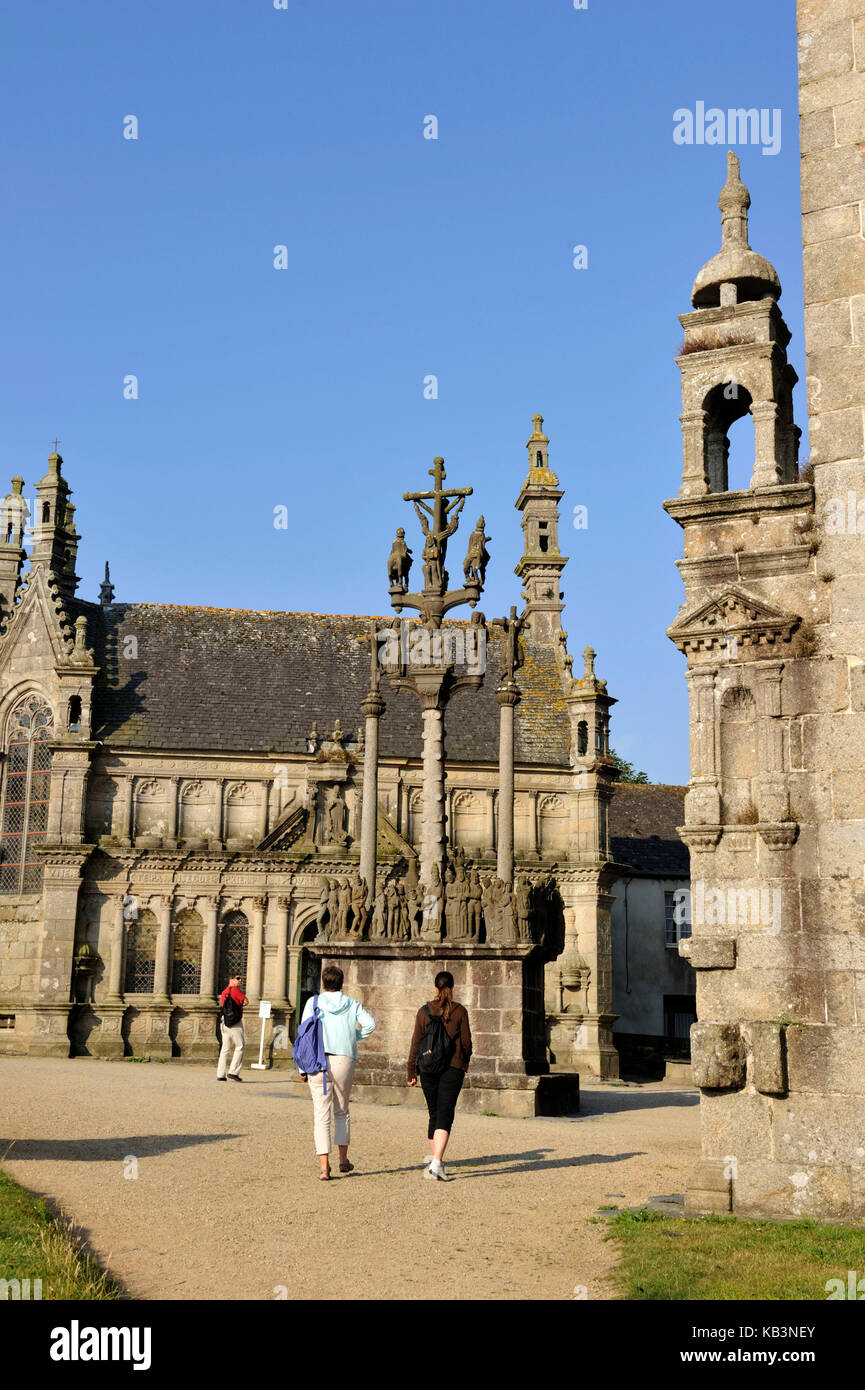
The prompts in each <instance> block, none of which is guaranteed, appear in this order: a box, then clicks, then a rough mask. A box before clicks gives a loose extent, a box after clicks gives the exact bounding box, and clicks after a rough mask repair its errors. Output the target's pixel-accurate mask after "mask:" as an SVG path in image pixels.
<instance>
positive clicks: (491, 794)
mask: <svg viewBox="0 0 865 1390" xmlns="http://www.w3.org/2000/svg"><path fill="white" fill-rule="evenodd" d="M497 838H498V837H497V835H496V793H495V791H494V790H493V788H492V787H491V788H490V790H489V791H488V792H487V844H488V845H489V847H490V849H491V850H492V851H493V853H495V848H496V841H497Z"/></svg>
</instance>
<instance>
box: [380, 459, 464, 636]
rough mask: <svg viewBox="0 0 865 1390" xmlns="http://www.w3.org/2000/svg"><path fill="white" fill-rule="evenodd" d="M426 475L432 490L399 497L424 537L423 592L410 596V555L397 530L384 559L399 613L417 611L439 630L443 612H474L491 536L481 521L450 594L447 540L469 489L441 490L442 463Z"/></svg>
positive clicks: (423, 620) (438, 462)
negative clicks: (465, 608) (464, 607)
mask: <svg viewBox="0 0 865 1390" xmlns="http://www.w3.org/2000/svg"><path fill="white" fill-rule="evenodd" d="M429 472H430V475H431V477H432V478H433V481H434V484H435V486H434V487H433V488H432V490H430V491H427V492H404V493H403V500H404V501H405V502H411V503H412V504H413V505H414V509H415V512H416V513H417V518H418V521H419V522H420V525H421V531H422V532H423V537H424V547H423V556H422V563H423V576H424V587H423V589H422V590H421V591H420V592H419V593H409V592H408V573H409V570H410V569H411V564H412V561H411V558H410V557H411V551H410V550H408V548H407V546H406V544H405V540H404V535H405V533H404V531H403V530H402V528H401V527H400V529H399V530H398V531H397V536H396V540H395V541H394V544H393V548H392V550H391V554H390V558H389V560H388V578H389V579H390V581H391V583H390V601H391V604H392V606H393V608H394V610H395V611H396V612H397V613H401V612H402V610H403V608H416V609H417V610H418V612H419V613H420V616H421V621H422V622H424V623H427V624H429V626H430V627H433V628H439V627H441V621H442V618H443V617H444V615H445V613H447V612H448V610H449V609H451V608H455V607H456V606H457V604H460V603H468V604H469V605H470V606H471V607H472V608H474V607H475V606H476V604H477V601H478V599H479V598H480V594H481V589H482V588H483V578H484V572H485V570H486V562H487V560H488V559H489V555H488V554H487V550H486V542H487V541H488V540H489V537H488V536H487V535H485V534H484V524H483V522H484V519H483V517H480V519H479V521H478V525H477V527H476V528H475V530H474V531H473V532H472V537H471V541H470V543H469V553H468V555H467V556H466V563H465V566H464V572H465V580H464V583H463V587H462V588H461V589H451V590H449V589H448V587H447V586H448V572H447V570H446V569H445V560H446V558H447V546H448V541H449V540H450V538H451V536H452V535H453V534H454V533H455V531H456V529H457V527H458V526H459V518H460V513H461V511H462V509H463V507H464V506H465V502H466V498H467V497H471V495H472V491H473V489H472V488H470V487H457V488H445V487H444V481H445V477H446V474H445V461H444V459H443V458H436V459H433V466H432V468H431V469H430V470H429Z"/></svg>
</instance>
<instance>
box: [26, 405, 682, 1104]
mask: <svg viewBox="0 0 865 1390" xmlns="http://www.w3.org/2000/svg"><path fill="white" fill-rule="evenodd" d="M548 447H549V440H548V438H547V436H546V435H545V434H544V432H543V421H542V419H541V417H540V416H535V417H534V421H533V430H532V434H531V437H530V439H529V441H528V455H529V459H528V468H527V469H526V468H525V465H524V466H523V469H522V470H520V473H517V475H516V478H515V484H517V483H518V481H519V477H520V475H521V474H524V481H523V484H522V487H521V488H520V489H519V495H518V496H517V499H516V507H517V508H518V510H519V511H520V513H521V516H522V527H523V533H524V537H525V544H524V551H523V555H522V556H521V557H520V558H519V560H518V563H517V565H516V570H515V573H516V575H517V576H518V578H519V580H520V581H521V584H522V597H523V611H522V618H521V623H519V621H518V620H516V622H517V626H518V627H519V636H518V639H517V637H516V632H517V627H516V626H514V622H515V610H512V619H511V620H503V621H501V622H500V623H498V624H492V623H491V624H490V625H489V626H488V627H486V626H484V627H483V635H484V637H485V639H486V646H485V662H486V667H487V675H486V679H484V678H483V676H482V675H481V676H474V677H471V678H465V679H466V681H467V685H468V686H469V687H472V688H465V689H463V688H459V685H460V681H459V680H457V681H456V683H455V688H454V691H453V694H452V696H451V697H450V699H449V702H448V709H447V735H446V743H445V744H444V745H443V746H444V747H445V749H446V755H445V757H444V763H443V767H442V769H441V787H442V788H443V807H442V826H443V836H442V838H443V841H444V843H443V846H442V853H441V856H440V865H441V877H442V880H443V883H442V891H444V892H446V894H447V904H448V907H447V916H446V919H445V925H444V926H443V927H441V926H440V925H439V926H436V927H434V929H433V931H432V933H430V932H429V931H428V930H427V918H426V914H424V915H423V916H421V914H420V908H419V903H420V898H419V896H418V894H419V891H420V887H419V865H420V858H419V846H420V845H421V842H422V840H423V835H424V830H423V805H424V787H425V782H424V778H425V776H426V772H425V763H424V758H425V752H424V746H425V738H426V734H427V719H428V715H429V714H430V711H429V709H428V708H427V706H428V705H429V701H427V702H426V703H424V704H423V708H421V707H420V706H419V704H418V702H417V701H416V700H415V699H413V698H412V695H411V693H410V692H409V691H408V690H407V689H406V688H405V687H406V681H405V678H404V677H405V672H404V671H403V674H402V678H401V677H400V666H399V663H400V660H401V659H402V658H401V656H400V654H399V652H400V648H401V646H402V645H403V643H404V641H405V637H406V635H407V633H408V634H410V633H411V631H412V629H411V626H410V625H408V624H406V623H404V622H403V621H402V620H401V619H400V618H399V617H397V618H388V619H375V620H371V619H369V618H362V617H350V616H340V615H330V614H328V615H316V614H308V613H290V612H249V611H242V610H233V609H212V608H210V609H209V608H198V607H183V606H172V605H156V604H147V603H124V602H118V601H117V600H116V598H115V591H114V587H113V585H112V584H111V582H110V579H109V575H108V569H107V566H106V578H105V582H104V583H103V585H102V589H101V594H100V598H99V601H98V602H94V601H87V600H85V599H82V598H80V597H79V596H78V594H77V588H78V579H77V576H76V573H75V566H76V556H77V550H78V543H79V536H78V532H77V529H76V523H75V515H74V513H75V508H74V505H73V503H72V502H71V500H70V497H71V493H70V487H69V484H68V482H67V480H66V478H65V477H64V474H63V471H62V466H63V461H62V459H61V458H60V456H59V455H58V454H57V453H56V452H55V453H53V454H51V456H50V457H49V460H48V471H47V472H46V473H45V474H44V476H43V477H42V478H41V479H40V481H39V482H38V483H37V484H36V485H35V499H34V501H33V503H32V506H29V507H28V504H27V503H26V502H25V498H24V492H23V489H24V484H23V481H22V479H21V478H15V479H13V483H12V491H11V493H9V495H8V496H7V497H6V498H5V499H4V501H3V504H2V532H0V604H2V633H0V736H2V774H3V779H2V797H3V809H2V822H0V825H2V832H0V1051H5V1052H18V1053H20V1052H25V1053H29V1054H35V1055H44V1054H51V1055H71V1056H93V1057H102V1058H122V1057H124V1056H145V1057H152V1058H172V1057H174V1058H178V1059H181V1060H183V1059H187V1060H188V1059H199V1060H201V1059H213V1058H214V1057H215V1055H216V1049H217V1033H216V1024H217V1014H218V1010H217V1005H216V998H215V996H216V994H217V992H218V990H219V989H221V988H222V987H223V986H224V984H225V982H226V980H227V976H228V973H229V971H234V970H238V971H239V972H240V973H241V974H242V975H243V978H244V981H245V985H246V990H247V993H248V995H249V997H250V1000H251V1005H252V1007H251V1008H250V1009H248V1010H247V1024H248V1027H247V1035H248V1047H249V1048H250V1049H256V1048H257V1045H258V1042H259V1034H258V1029H259V1027H260V1026H264V1027H265V1042H266V1045H267V1049H268V1056H270V1057H271V1058H272V1059H273V1060H274V1061H275V1062H276V1063H277V1064H279V1062H280V1061H284V1062H286V1063H287V1062H288V1059H289V1056H290V1050H289V1038H290V1036H291V1034H292V1032H293V1022H294V1021H295V1020H296V1017H297V1012H298V1010H299V1009H300V1008H301V1007H302V1004H303V1001H304V1000H305V998H306V997H307V995H308V994H309V993H310V992H311V991H312V990H313V989H314V988H315V987H316V982H317V979H318V975H319V971H320V968H321V964H322V961H323V960H324V959H325V958H326V959H335V960H339V961H340V963H341V964H342V965H343V967H344V969H345V974H346V989H347V990H350V991H351V992H352V993H355V994H356V995H358V996H359V997H361V998H362V999H363V1001H364V1003H365V1004H366V1005H367V1007H369V1008H370V1009H371V1010H372V1011H373V1012H374V1013H375V1015H376V1017H377V1019H378V1020H379V1028H378V1030H377V1031H376V1033H375V1034H374V1035H373V1037H372V1038H371V1039H370V1042H369V1044H367V1045H366V1046H365V1048H364V1049H363V1051H362V1058H361V1063H360V1068H359V1073H358V1086H359V1091H358V1093H359V1094H364V1093H365V1094H367V1095H368V1096H370V1097H376V1096H384V1097H388V1096H390V1097H392V1096H393V1088H394V1087H401V1086H402V1085H403V1082H404V1062H405V1053H406V1046H407V1038H408V1036H409V1033H410V1025H411V1020H412V1018H413V1015H414V1012H415V1010H416V1008H417V1006H418V1003H419V1002H421V1001H422V1000H423V999H424V998H426V997H427V996H428V994H429V991H430V981H431V978H432V975H433V974H434V972H435V970H436V969H438V968H443V967H445V966H447V967H448V968H450V969H451V970H452V971H453V972H454V974H455V976H456V979H457V989H458V993H459V996H460V997H461V998H464V999H465V1001H466V1002H467V1003H468V1004H469V1005H470V1007H471V1008H472V1012H473V1019H474V1029H475V1035H476V1051H475V1063H474V1065H473V1067H472V1071H471V1073H470V1078H469V1086H468V1088H467V1092H466V1103H467V1104H468V1105H470V1106H473V1107H475V1108H478V1109H480V1108H489V1109H494V1110H497V1111H500V1112H503V1111H509V1112H510V1113H517V1114H520V1113H521V1114H526V1113H529V1114H532V1113H536V1112H538V1111H543V1110H550V1109H563V1108H564V1109H567V1108H569V1107H573V1105H574V1104H575V1103H576V1102H575V1089H574V1087H573V1086H572V1085H571V1084H570V1079H571V1078H572V1077H573V1075H574V1074H575V1073H579V1072H581V1073H583V1074H584V1075H585V1074H589V1075H595V1076H600V1077H607V1078H609V1077H615V1076H617V1075H618V1072H619V1053H618V1051H617V1046H616V1041H617V1039H616V1036H615V1035H614V1025H615V1024H616V1019H617V1017H618V1016H619V1015H621V1025H622V1027H621V1031H620V1037H621V1039H622V1042H623V1045H624V1044H627V1043H631V1044H633V1046H632V1048H631V1053H629V1054H628V1055H629V1056H630V1055H632V1054H634V1055H636V1054H639V1053H641V1052H642V1053H645V1052H646V1050H647V1049H648V1051H649V1052H650V1053H653V1054H654V1057H655V1060H657V1059H658V1058H659V1057H660V1058H662V1057H663V1054H664V1052H665V1051H669V1052H670V1055H671V1056H672V1057H675V1056H677V1055H684V1053H686V1051H687V1035H688V1028H689V1026H690V1024H691V1022H692V1021H693V1019H694V1018H695V1017H696V1014H695V1011H694V1002H693V1001H694V986H693V983H692V980H693V975H692V971H691V967H690V966H689V965H688V964H687V963H685V962H684V961H681V960H680V959H679V957H678V955H677V952H676V946H677V943H678V940H679V937H680V935H682V934H684V931H685V930H686V929H685V928H681V927H680V926H679V925H677V923H678V920H679V919H678V917H677V916H676V915H675V914H674V913H673V910H672V900H673V898H674V895H675V894H676V892H677V890H678V891H679V894H680V896H681V895H682V893H681V890H682V888H683V886H684V887H685V888H686V887H687V879H688V857H687V851H686V850H685V848H684V846H683V845H682V843H681V841H680V840H679V839H678V836H677V834H676V825H677V824H678V823H680V822H681V819H682V795H683V791H682V789H678V788H655V787H651V786H627V787H625V786H622V787H617V785H616V783H615V767H614V763H613V762H612V760H611V757H610V742H609V719H610V709H611V706H612V705H613V704H614V703H615V701H614V699H613V698H612V696H611V695H610V694H609V692H608V691H607V687H606V683H605V681H604V680H602V679H600V678H599V677H598V676H597V675H596V673H595V669H594V659H595V654H594V652H593V651H592V649H591V648H590V647H587V648H586V649H585V651H584V652H583V654H582V658H581V660H580V663H579V667H578V670H577V672H574V670H573V658H572V656H571V654H570V653H569V651H568V645H567V634H566V633H565V631H564V630H563V628H562V622H561V615H562V610H563V602H562V599H563V597H564V595H563V592H562V590H561V588H560V584H561V582H562V574H563V571H564V569H565V566H566V563H567V558H566V556H565V555H563V554H562V553H561V550H560V546H559V535H558V525H559V503H560V501H561V498H562V495H563V492H562V489H561V488H560V486H559V481H558V478H557V476H556V474H555V473H554V472H553V471H552V468H551V466H550V461H549V456H548ZM441 463H442V461H440V460H439V461H437V466H438V465H439V464H441ZM431 471H433V470H431ZM515 473H516V469H515ZM441 474H442V476H443V475H444V469H443V464H442V467H441ZM462 491H463V492H467V491H470V489H463V490H462ZM515 491H516V486H515ZM419 495H420V494H419ZM423 495H424V496H431V495H432V494H423ZM31 511H32V512H34V513H35V514H34V515H32V516H30V515H28V513H29V512H31ZM418 515H420V512H419V513H418ZM481 520H482V519H481ZM474 535H475V536H476V535H477V532H476V533H474ZM481 548H482V547H481ZM28 551H29V554H28ZM398 553H399V552H398ZM426 553H427V551H426V549H425V554H426ZM514 558H517V557H514ZM28 561H29V563H28ZM468 564H469V561H468V558H467V567H468ZM389 567H390V566H389ZM397 569H398V566H397ZM467 574H469V568H467ZM389 577H392V576H389ZM397 578H398V575H397ZM445 578H446V576H445ZM383 580H384V575H383ZM467 582H468V583H469V584H470V583H471V580H467ZM473 592H475V591H473ZM394 593H396V597H397V598H400V596H401V590H400V588H399V583H397V584H396V590H394V588H393V587H392V588H391V595H392V597H393V596H394ZM406 601H408V600H406ZM481 625H482V626H483V620H482V619H481ZM441 631H442V633H443V634H445V635H447V634H449V635H450V638H451V639H454V641H455V643H456V646H457V647H458V648H459V647H460V644H462V655H463V660H464V661H465V660H466V659H467V658H466V652H467V650H468V645H467V644H468V642H469V639H471V638H474V637H477V636H478V634H479V632H480V628H479V626H478V622H477V620H476V618H474V617H473V619H472V622H471V623H466V622H461V621H459V620H456V621H451V620H447V621H445V623H444V624H443V626H442V629H441ZM393 640H395V641H396V650H397V656H396V658H395V660H396V665H394V662H393V660H391V658H389V657H388V656H387V654H386V648H387V647H388V645H389V643H391V644H392V641H393ZM515 641H516V646H514V645H513V644H514V642H515ZM509 643H510V644H511V647H510V650H511V661H512V669H511V676H510V679H509V682H505V684H504V685H502V684H501V683H500V684H499V686H498V687H497V688H495V682H496V674H497V673H498V671H499V669H500V667H502V666H503V663H505V662H506V660H507V651H506V649H507V648H508V644H509ZM517 653H518V663H517V666H516V668H515V669H514V668H513V662H514V660H515V659H516V654H517ZM503 692H504V693H503ZM432 717H437V716H436V715H435V712H434V711H433V712H432ZM508 720H510V721H511V722H510V724H509V725H508V724H507V721H508ZM506 726H507V727H509V728H511V729H512V731H513V732H512V735H511V739H510V746H509V753H508V757H509V759H510V761H509V768H510V771H509V773H507V774H506V773H505V772H504V771H503V768H504V763H503V743H502V729H503V728H504V727H506ZM367 784H369V786H370V787H372V789H373V790H372V792H371V793H370V794H369V795H367V792H366V791H365V788H366V787H367ZM367 807H368V808H369V814H368V815H367V817H366V820H367V829H366V834H365V835H364V830H363V822H364V819H365V816H364V811H365V809H366V808H367ZM503 837H504V838H508V837H509V849H508V853H510V856H511V861H512V870H511V867H506V868H505V869H502V867H501V866H502V863H503V862H505V863H507V856H505V859H504V860H503V858H502V851H503V848H505V846H504V844H503ZM364 846H366V850H364ZM365 852H366V854H367V860H366V862H364V853H365ZM497 872H498V874H499V875H503V877H497ZM614 909H615V910H614ZM617 913H618V919H619V920H618V926H617V927H616V928H615V931H616V935H617V938H618V939H617V940H615V941H614V928H613V925H612V923H613V922H615V921H616V914H617ZM614 964H615V969H614ZM261 1000H267V1001H269V1003H270V1006H271V1014H270V1019H269V1021H268V1022H267V1023H266V1024H265V1025H259V1021H258V1018H257V1016H256V1015H257V1013H258V1009H257V1005H258V1004H259V1001H261Z"/></svg>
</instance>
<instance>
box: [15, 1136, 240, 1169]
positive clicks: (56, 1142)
mask: <svg viewBox="0 0 865 1390" xmlns="http://www.w3.org/2000/svg"><path fill="white" fill-rule="evenodd" d="M246 1137H247V1136H246V1135H245V1134H130V1135H127V1137H126V1138H125V1139H11V1140H10V1139H0V1157H2V1158H3V1159H8V1160H10V1161H14V1162H16V1163H23V1162H27V1163H31V1162H38V1161H39V1160H47V1161H49V1162H51V1161H57V1162H60V1161H62V1160H64V1159H67V1160H69V1161H70V1162H74V1163H80V1162H82V1161H84V1162H96V1163H107V1162H111V1163H117V1162H118V1161H122V1160H123V1159H124V1158H126V1156H127V1155H128V1154H129V1155H134V1156H135V1158H155V1157H156V1156H157V1155H158V1154H164V1153H170V1152H171V1150H172V1149H190V1148H193V1147H194V1146H195V1145H196V1144H221V1143H222V1142H223V1140H225V1139H245V1138H246Z"/></svg>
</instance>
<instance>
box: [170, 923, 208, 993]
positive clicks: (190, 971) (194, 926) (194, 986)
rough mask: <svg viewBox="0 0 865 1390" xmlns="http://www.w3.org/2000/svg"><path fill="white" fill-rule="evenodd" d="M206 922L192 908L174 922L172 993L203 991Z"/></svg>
mask: <svg viewBox="0 0 865 1390" xmlns="http://www.w3.org/2000/svg"><path fill="white" fill-rule="evenodd" d="M203 928H204V923H203V922H202V920H201V918H200V917H199V915H198V913H197V912H195V911H194V910H193V909H192V908H185V909H184V911H183V912H179V913H178V914H177V917H176V918H175V922H174V953H173V958H172V962H171V993H172V994H200V993H201V938H202V932H203Z"/></svg>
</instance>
